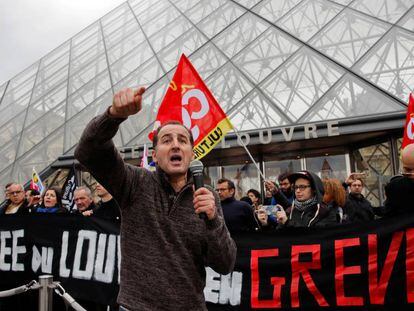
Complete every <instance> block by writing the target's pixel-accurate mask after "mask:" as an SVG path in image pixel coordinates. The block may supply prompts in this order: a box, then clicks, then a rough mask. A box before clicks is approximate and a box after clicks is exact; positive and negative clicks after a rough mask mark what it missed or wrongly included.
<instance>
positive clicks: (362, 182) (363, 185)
mask: <svg viewBox="0 0 414 311" xmlns="http://www.w3.org/2000/svg"><path fill="white" fill-rule="evenodd" d="M357 180H359V181H360V182H361V184H362V187H365V183H364V180H363V179H362V178H361V177H356V178H354V181H353V182H352V183H351V185H352V184H353V183H354V182H356V181H357Z"/></svg>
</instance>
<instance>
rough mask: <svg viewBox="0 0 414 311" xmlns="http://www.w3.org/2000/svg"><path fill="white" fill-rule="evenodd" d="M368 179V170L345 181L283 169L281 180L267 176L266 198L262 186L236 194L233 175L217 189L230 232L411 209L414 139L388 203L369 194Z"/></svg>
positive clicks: (373, 216) (362, 219) (337, 222)
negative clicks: (377, 202) (373, 199)
mask: <svg viewBox="0 0 414 311" xmlns="http://www.w3.org/2000/svg"><path fill="white" fill-rule="evenodd" d="M364 181H365V174H364V173H351V174H350V175H349V176H348V178H347V179H346V180H345V181H344V182H341V181H340V180H338V179H334V178H325V179H323V180H322V179H321V178H320V177H319V176H317V175H316V174H315V173H313V172H310V171H306V170H305V171H299V172H295V173H291V174H288V173H283V174H281V175H280V176H279V177H278V181H277V182H275V181H270V180H266V181H265V189H266V191H265V194H266V195H265V197H264V198H263V200H262V199H261V195H260V192H259V191H258V190H256V189H249V190H248V191H247V192H246V196H245V197H242V198H241V199H240V201H238V200H236V199H235V186H234V183H233V182H232V181H231V180H229V179H220V180H219V181H218V184H217V189H216V191H217V192H218V193H219V196H220V199H221V205H222V208H223V214H224V218H225V221H226V224H227V227H228V228H229V230H230V232H240V231H268V230H278V229H281V228H283V227H326V226H334V225H340V224H347V223H358V222H359V223H361V222H365V221H370V220H374V219H376V218H381V217H389V216H393V215H398V214H402V213H404V212H409V210H410V202H412V199H413V196H414V145H408V146H407V147H406V148H405V149H404V150H403V152H402V171H401V174H400V175H397V176H394V177H393V178H392V179H391V180H390V182H389V183H388V184H387V185H386V186H385V195H386V200H385V202H384V205H383V206H372V205H371V203H370V202H369V201H368V200H367V199H366V198H365V196H364V195H363V192H364Z"/></svg>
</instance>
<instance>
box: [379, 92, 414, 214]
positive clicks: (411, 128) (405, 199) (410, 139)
mask: <svg viewBox="0 0 414 311" xmlns="http://www.w3.org/2000/svg"><path fill="white" fill-rule="evenodd" d="M401 162H402V170H401V175H397V176H394V177H393V178H391V180H390V182H389V183H388V184H387V185H386V186H385V196H386V198H387V199H386V200H385V202H384V207H383V212H382V213H383V214H384V216H393V215H398V214H402V213H407V212H408V213H413V212H414V208H413V202H414V96H413V94H410V99H409V102H408V107H407V115H406V122H405V127H404V136H403V142H402V145H401Z"/></svg>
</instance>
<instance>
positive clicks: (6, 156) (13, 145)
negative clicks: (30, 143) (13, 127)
mask: <svg viewBox="0 0 414 311" xmlns="http://www.w3.org/2000/svg"><path fill="white" fill-rule="evenodd" d="M19 138H20V136H18V137H16V138H15V139H13V140H11V141H9V142H8V143H7V144H5V145H4V146H2V147H1V149H0V170H3V169H5V168H6V167H8V166H9V165H12V164H13V163H14V161H15V160H16V152H17V147H18V145H19Z"/></svg>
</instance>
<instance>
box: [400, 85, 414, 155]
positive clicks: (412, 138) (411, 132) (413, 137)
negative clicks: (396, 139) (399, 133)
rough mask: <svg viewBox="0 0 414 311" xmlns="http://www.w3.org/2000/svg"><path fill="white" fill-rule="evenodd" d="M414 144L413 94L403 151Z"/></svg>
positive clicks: (410, 101)
mask: <svg viewBox="0 0 414 311" xmlns="http://www.w3.org/2000/svg"><path fill="white" fill-rule="evenodd" d="M412 143H414V96H413V94H412V93H411V94H410V99H409V101H408V107H407V116H406V118H405V127H404V138H403V141H402V145H401V149H404V147H405V146H407V145H409V144H412Z"/></svg>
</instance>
